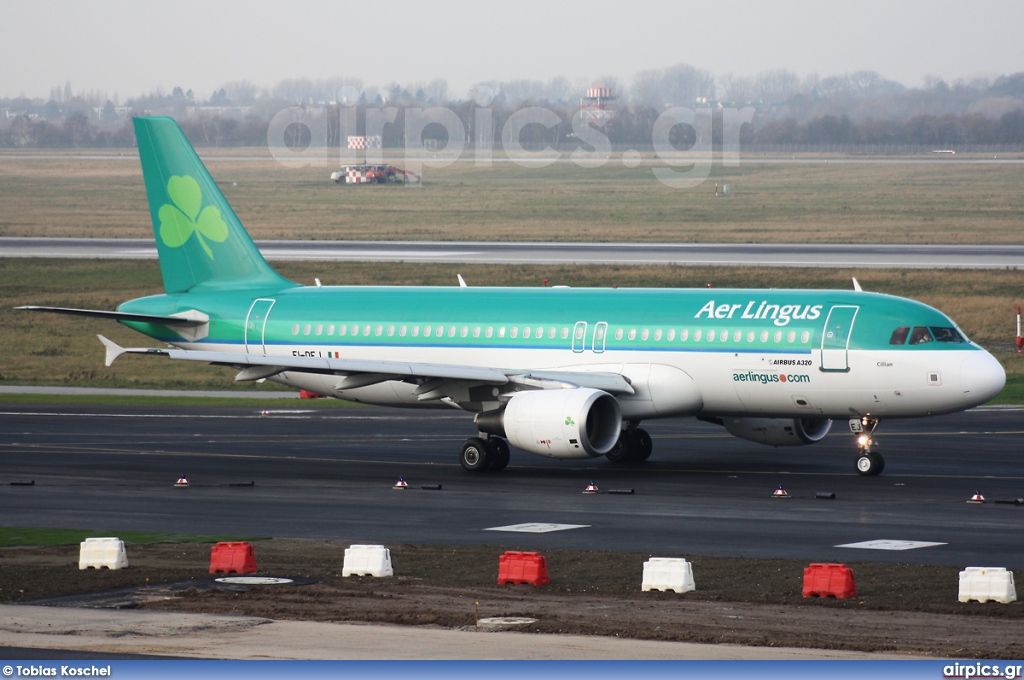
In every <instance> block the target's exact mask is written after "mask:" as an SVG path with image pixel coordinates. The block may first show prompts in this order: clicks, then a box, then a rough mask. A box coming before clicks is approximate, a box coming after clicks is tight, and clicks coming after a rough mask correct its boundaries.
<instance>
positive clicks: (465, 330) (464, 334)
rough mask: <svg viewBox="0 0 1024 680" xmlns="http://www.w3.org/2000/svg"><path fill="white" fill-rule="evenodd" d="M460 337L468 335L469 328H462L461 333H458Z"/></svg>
mask: <svg viewBox="0 0 1024 680" xmlns="http://www.w3.org/2000/svg"><path fill="white" fill-rule="evenodd" d="M459 335H461V336H462V337H466V336H467V335H469V326H463V327H462V331H461V332H460V333H459Z"/></svg>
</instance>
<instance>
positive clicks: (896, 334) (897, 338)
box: [889, 326, 910, 345]
mask: <svg viewBox="0 0 1024 680" xmlns="http://www.w3.org/2000/svg"><path fill="white" fill-rule="evenodd" d="M908 335H910V326H900V327H899V328H897V329H896V330H894V331H893V332H892V336H891V337H890V338H889V344H890V345H902V344H903V343H905V342H906V341H907V336H908Z"/></svg>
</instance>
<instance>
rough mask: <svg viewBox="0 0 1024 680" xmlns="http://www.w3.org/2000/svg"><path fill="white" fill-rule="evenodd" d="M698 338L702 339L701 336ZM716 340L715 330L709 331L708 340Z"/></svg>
mask: <svg viewBox="0 0 1024 680" xmlns="http://www.w3.org/2000/svg"><path fill="white" fill-rule="evenodd" d="M697 332H698V333H700V331H697ZM697 339H698V340H700V338H697ZM714 341H715V332H714V331H708V342H714Z"/></svg>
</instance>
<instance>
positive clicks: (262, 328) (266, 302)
mask: <svg viewBox="0 0 1024 680" xmlns="http://www.w3.org/2000/svg"><path fill="white" fill-rule="evenodd" d="M275 302H276V300H270V299H268V298H260V299H258V300H256V301H255V302H253V303H252V307H250V308H249V316H248V317H247V318H246V320H245V351H246V353H247V354H266V353H267V348H266V345H265V344H264V340H265V336H266V330H267V318H268V317H269V316H270V308H271V307H273V306H274V303H275Z"/></svg>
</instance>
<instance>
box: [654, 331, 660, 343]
mask: <svg viewBox="0 0 1024 680" xmlns="http://www.w3.org/2000/svg"><path fill="white" fill-rule="evenodd" d="M659 340H661V329H660V328H659V329H657V330H656V331H654V341H655V342H658V341H659Z"/></svg>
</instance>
